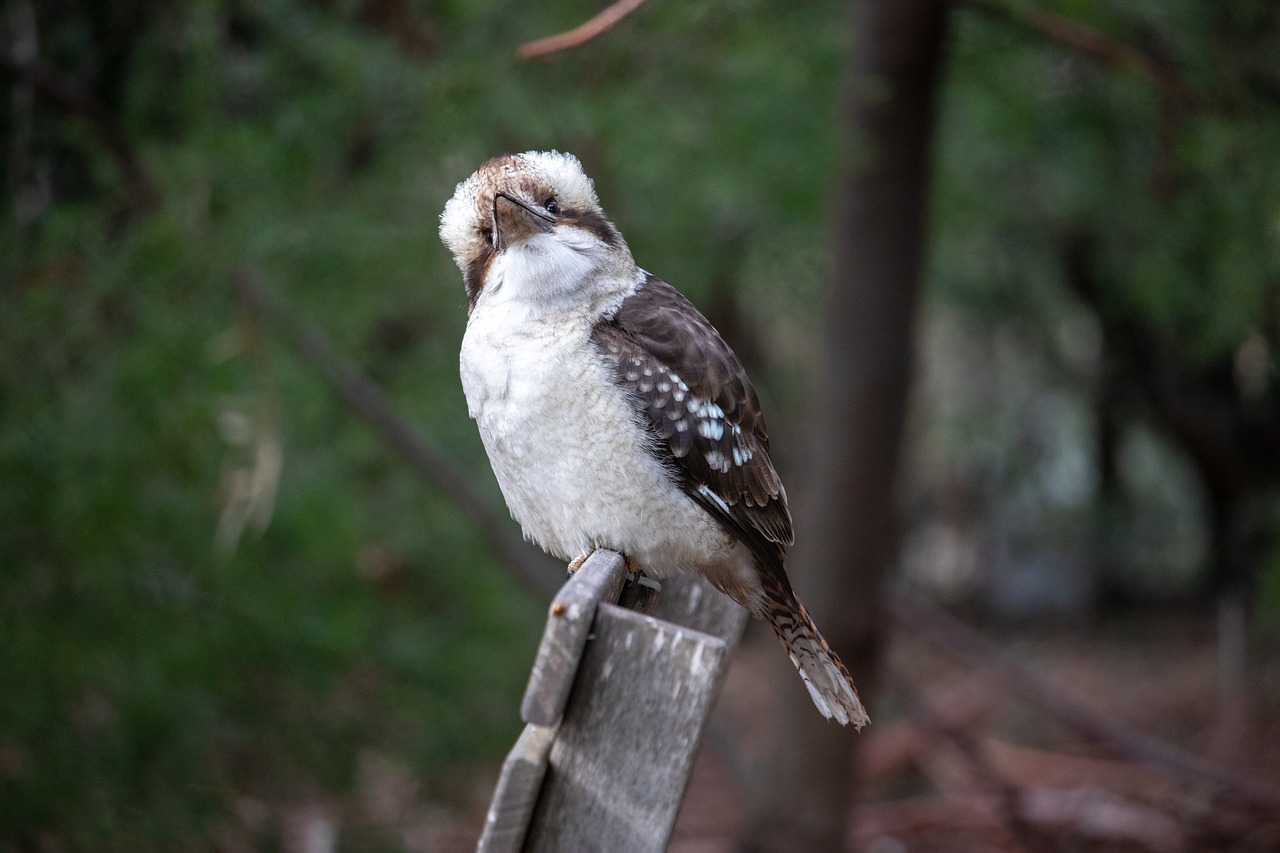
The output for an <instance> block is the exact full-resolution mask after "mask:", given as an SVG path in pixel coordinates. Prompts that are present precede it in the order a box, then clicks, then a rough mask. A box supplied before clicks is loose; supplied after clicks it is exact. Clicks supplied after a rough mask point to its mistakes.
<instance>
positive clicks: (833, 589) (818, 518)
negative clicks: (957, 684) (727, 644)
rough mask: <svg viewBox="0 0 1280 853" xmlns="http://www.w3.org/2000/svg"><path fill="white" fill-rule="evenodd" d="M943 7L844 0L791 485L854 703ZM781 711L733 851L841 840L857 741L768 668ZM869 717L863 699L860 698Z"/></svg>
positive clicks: (907, 312)
mask: <svg viewBox="0 0 1280 853" xmlns="http://www.w3.org/2000/svg"><path fill="white" fill-rule="evenodd" d="M946 10H947V5H946V4H945V3H944V2H941V0H920V2H913V3H901V2H894V0H855V2H854V15H853V25H854V28H855V30H854V40H853V57H852V65H851V72H852V73H851V79H850V87H851V88H850V91H849V100H848V112H847V116H848V122H849V124H848V137H849V139H850V140H851V144H850V145H849V146H848V149H847V150H848V152H849V155H850V159H849V160H848V161H846V163H845V165H844V167H843V174H842V175H841V176H840V185H839V189H838V193H839V194H838V197H837V199H836V207H835V221H834V223H833V228H832V234H833V245H832V249H833V253H834V254H833V264H832V281H831V287H830V290H829V292H828V295H827V299H826V304H825V312H824V323H825V328H824V329H823V335H824V354H823V358H822V363H821V368H820V375H819V381H818V382H817V383H816V385H815V389H816V393H815V402H814V407H813V419H812V423H811V430H812V432H811V435H810V436H809V438H810V442H811V444H810V448H809V449H810V454H811V455H810V470H809V472H808V473H809V476H808V477H807V479H806V481H805V484H806V485H805V489H804V494H802V495H798V496H797V498H798V503H797V512H798V523H797V526H796V527H797V531H798V547H797V550H796V552H795V555H796V558H795V559H794V560H793V561H792V564H793V565H794V566H795V568H796V570H797V571H796V575H797V577H798V578H799V581H800V582H799V587H800V593H801V597H802V598H803V599H804V600H805V601H806V602H807V604H808V607H809V609H810V611H811V613H812V614H813V616H814V618H815V619H816V620H817V622H818V624H819V626H821V627H822V629H823V630H824V631H825V632H826V636H827V639H828V640H829V641H830V643H831V645H832V646H833V647H834V648H835V649H837V650H838V651H839V652H840V654H841V655H842V656H843V658H844V660H845V662H846V663H847V664H848V666H849V669H850V670H851V671H852V672H853V674H854V678H855V680H856V681H857V683H858V685H859V687H860V688H861V691H862V695H863V698H864V700H865V699H867V698H869V697H868V694H869V693H871V692H872V690H873V682H874V680H875V677H876V668H877V663H878V659H879V651H880V644H881V643H880V641H881V617H880V599H881V591H882V587H883V586H884V579H885V576H886V574H887V573H888V570H889V568H890V566H891V564H892V562H893V560H894V556H895V552H896V546H897V519H896V513H895V502H894V493H895V488H894V486H895V480H896V476H897V471H898V456H899V447H900V445H901V437H902V427H903V421H904V418H905V412H906V406H907V399H908V387H909V383H910V376H911V368H912V359H913V349H914V347H913V334H914V327H915V315H916V304H917V301H918V296H919V291H920V269H921V263H922V259H923V257H922V256H923V248H924V230H925V222H924V219H925V211H926V194H927V188H928V183H929V173H930V159H929V153H930V137H931V135H932V129H933V119H934V101H935V98H936V94H937V88H938V82H939V76H940V75H939V72H940V69H941V66H942V56H943V46H944V37H945V30H946V27H945V23H946ZM776 675H777V679H778V681H777V684H776V690H775V695H776V696H777V698H778V702H779V707H780V713H781V719H780V720H779V721H778V724H777V725H776V726H775V727H774V730H773V731H774V735H775V736H774V738H773V745H772V746H771V748H770V754H769V755H768V756H767V758H766V761H765V767H764V768H762V772H761V773H760V774H759V775H758V777H757V779H758V787H757V788H756V790H755V791H754V796H753V802H751V803H750V804H749V813H748V817H747V822H746V825H745V827H744V828H745V830H746V832H747V835H746V836H745V838H744V840H743V845H742V846H743V848H744V849H747V850H760V851H791V850H795V851H801V850H803V851H812V850H824V851H827V850H829V851H836V850H842V849H844V836H845V833H846V829H847V825H848V817H849V808H850V806H851V804H852V802H853V794H854V767H855V758H856V745H857V743H858V735H857V733H856V732H854V731H853V730H852V729H846V728H841V727H839V726H836V725H833V724H831V723H827V722H824V721H823V720H822V718H821V717H819V716H818V715H817V713H816V712H815V711H814V709H813V707H812V705H811V704H810V703H809V699H808V696H807V694H806V693H805V691H804V690H802V689H800V688H799V685H798V684H796V683H795V681H796V676H795V673H794V672H789V673H782V672H781V671H777V672H776ZM869 704H870V709H871V713H872V720H873V722H872V725H875V722H874V720H875V702H874V701H872V702H870V703H869Z"/></svg>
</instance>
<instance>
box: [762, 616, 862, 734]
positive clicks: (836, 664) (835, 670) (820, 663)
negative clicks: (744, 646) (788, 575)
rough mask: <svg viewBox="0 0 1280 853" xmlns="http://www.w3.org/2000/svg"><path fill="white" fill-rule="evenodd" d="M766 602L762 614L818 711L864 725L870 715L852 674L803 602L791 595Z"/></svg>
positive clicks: (838, 721) (836, 718)
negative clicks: (828, 642) (825, 638)
mask: <svg viewBox="0 0 1280 853" xmlns="http://www.w3.org/2000/svg"><path fill="white" fill-rule="evenodd" d="M769 604H770V606H769V608H768V610H767V612H766V613H765V618H766V619H767V620H768V622H769V624H770V625H771V626H772V627H773V630H774V632H775V633H776V634H777V635H778V640H779V641H780V642H781V643H782V648H783V649H785V650H786V652H787V656H788V657H790V658H791V663H793V664H795V668H796V671H797V672H799V673H800V678H801V679H803V680H804V686H805V687H807V688H808V689H809V696H810V697H811V698H812V699H813V704H814V705H816V706H817V708H818V711H819V712H820V713H821V714H822V716H824V717H826V718H827V719H828V720H835V721H836V722H837V723H839V724H840V725H842V726H846V725H849V724H850V723H852V724H853V725H854V727H855V728H859V729H860V728H862V727H863V726H865V725H866V724H867V723H868V722H869V721H870V717H868V716H867V711H866V709H865V708H863V707H862V701H861V700H860V699H859V698H858V690H857V688H855V687H854V686H853V676H851V675H850V674H849V670H848V669H847V668H846V667H845V665H844V664H843V663H842V662H841V661H840V658H839V657H838V656H837V655H836V653H835V652H833V651H832V650H831V647H830V646H829V645H827V641H826V640H824V639H823V638H822V634H821V632H819V631H818V626H817V625H815V624H813V619H812V618H810V616H809V612H808V611H807V610H805V609H804V605H802V604H801V603H800V602H799V601H797V600H796V599H795V597H794V596H786V597H785V598H783V600H781V601H778V600H774V601H771V602H770V603H769Z"/></svg>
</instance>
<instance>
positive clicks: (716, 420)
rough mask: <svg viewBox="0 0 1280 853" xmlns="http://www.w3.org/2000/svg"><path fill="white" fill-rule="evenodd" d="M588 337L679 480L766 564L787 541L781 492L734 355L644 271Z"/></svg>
mask: <svg viewBox="0 0 1280 853" xmlns="http://www.w3.org/2000/svg"><path fill="white" fill-rule="evenodd" d="M592 338H593V340H594V342H595V344H596V346H597V347H599V349H600V351H601V353H602V354H603V355H604V356H605V358H606V359H607V360H608V361H609V362H610V363H611V365H612V366H613V369H614V379H615V381H616V382H617V383H618V384H619V385H620V386H621V387H623V388H625V389H626V390H627V391H628V392H629V393H630V395H631V397H632V400H633V401H634V403H635V406H636V408H637V410H638V411H639V412H641V413H642V414H643V418H644V421H645V422H646V425H647V426H648V428H649V429H650V430H651V432H652V433H653V435H654V437H655V439H656V440H655V442H654V447H655V451H656V452H658V453H659V454H661V455H662V457H663V460H664V461H665V462H667V464H668V465H670V466H671V467H672V470H673V471H674V472H675V473H676V474H677V476H678V477H679V478H680V483H681V486H682V487H683V488H684V490H685V491H686V492H687V493H688V494H689V496H690V497H691V498H692V499H693V500H695V501H697V502H698V503H699V504H700V505H701V506H702V507H703V508H705V509H706V510H707V512H709V513H710V514H711V515H713V516H715V517H716V518H717V519H719V520H720V521H721V523H723V524H724V525H725V526H726V527H728V528H729V529H730V530H732V531H733V532H734V534H735V535H737V536H738V538H739V539H741V540H742V541H743V543H744V544H746V545H747V546H748V547H749V548H750V549H751V550H752V551H753V552H754V553H755V554H756V556H757V557H758V558H759V559H761V560H762V561H764V562H765V564H766V565H770V566H776V567H777V568H778V569H781V568H782V561H783V555H784V553H785V550H786V547H787V546H788V545H790V544H791V543H792V540H793V534H792V529H791V513H790V511H789V510H788V509H787V493H786V490H785V489H783V487H782V481H781V480H780V479H779V478H778V473H777V471H775V470H774V468H773V462H772V460H770V458H769V438H768V435H767V433H766V432H765V424H764V417H763V416H762V415H761V413H760V401H759V400H758V399H757V397H756V392H755V389H754V388H753V387H752V386H751V380H750V379H748V378H747V374H746V371H745V370H743V368H742V363H741V362H740V361H738V357H737V356H736V355H734V354H733V350H731V349H729V345H728V344H726V343H725V342H724V339H723V338H721V337H720V333H719V332H717V331H716V330H715V327H713V326H712V325H711V323H710V322H708V321H707V318H706V317H703V316H702V314H701V313H700V312H699V311H698V309H697V308H695V307H694V306H693V304H692V303H691V302H689V300H687V299H685V298H684V296H682V295H681V294H680V293H679V292H678V291H677V290H676V289H675V288H674V287H672V286H671V285H669V284H667V283H666V282H665V281H662V280H661V279H658V278H654V277H653V276H648V277H647V278H646V279H645V281H644V283H643V284H642V285H641V286H640V287H639V289H637V291H636V292H635V293H634V294H632V295H631V296H630V297H628V298H627V299H626V300H625V301H624V302H623V303H622V305H621V307H620V308H619V309H618V311H617V313H616V314H615V315H614V316H613V317H612V318H610V319H607V320H603V321H601V322H600V323H599V324H598V325H597V326H596V328H595V330H594V331H593V335H592Z"/></svg>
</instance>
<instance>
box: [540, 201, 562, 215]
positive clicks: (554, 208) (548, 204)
mask: <svg viewBox="0 0 1280 853" xmlns="http://www.w3.org/2000/svg"><path fill="white" fill-rule="evenodd" d="M542 206H543V207H545V208H546V209H547V213H550V214H551V215H552V216H559V215H560V205H559V204H557V203H556V200H555V199H554V198H549V199H547V200H546V201H545V202H543V203H542Z"/></svg>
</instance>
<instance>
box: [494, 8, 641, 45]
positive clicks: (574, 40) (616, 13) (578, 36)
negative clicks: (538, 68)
mask: <svg viewBox="0 0 1280 853" xmlns="http://www.w3.org/2000/svg"><path fill="white" fill-rule="evenodd" d="M643 3H644V0H617V2H616V3H612V4H610V5H609V6H607V7H605V9H604V10H603V11H602V12H600V14H598V15H596V16H595V17H594V18H592V19H591V20H589V21H587V22H586V23H583V24H579V25H578V26H576V27H574V28H573V29H571V30H568V31H567V32H563V33H557V34H556V35H553V36H547V37H546V38H540V39H536V40H534V41H528V42H525V43H524V44H522V45H520V48H519V49H518V50H517V51H516V56H518V57H520V58H521V59H533V58H534V57H536V56H546V55H547V54H548V53H555V52H556V51H560V50H566V49H567V48H571V47H577V46H578V45H580V44H584V43H586V42H588V41H591V39H593V38H595V37H596V36H598V35H600V34H601V33H602V32H604V31H605V30H607V29H609V28H611V27H613V26H614V25H615V24H617V23H618V22H619V21H621V20H622V19H623V18H625V17H626V16H627V15H630V14H631V13H632V12H634V11H635V10H636V9H639V8H640V6H641V4H643Z"/></svg>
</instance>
